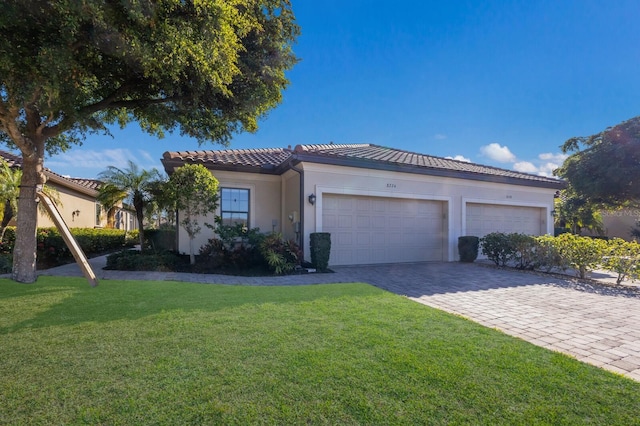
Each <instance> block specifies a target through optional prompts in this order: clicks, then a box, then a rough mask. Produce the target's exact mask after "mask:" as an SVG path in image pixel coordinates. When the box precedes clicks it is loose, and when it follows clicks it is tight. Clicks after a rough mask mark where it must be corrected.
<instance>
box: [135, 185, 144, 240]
mask: <svg viewBox="0 0 640 426" xmlns="http://www.w3.org/2000/svg"><path fill="white" fill-rule="evenodd" d="M133 208H135V209H136V219H138V242H139V243H140V252H144V228H143V226H144V225H143V224H144V201H143V200H142V198H141V197H139V196H136V195H134V196H133Z"/></svg>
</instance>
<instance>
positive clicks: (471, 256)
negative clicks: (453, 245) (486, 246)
mask: <svg viewBox="0 0 640 426" xmlns="http://www.w3.org/2000/svg"><path fill="white" fill-rule="evenodd" d="M479 246H480V238H478V237H476V236H473V235H465V236H462V237H458V254H459V255H460V262H465V263H471V262H473V261H474V260H476V259H477V258H478V247H479Z"/></svg>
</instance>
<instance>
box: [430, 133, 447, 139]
mask: <svg viewBox="0 0 640 426" xmlns="http://www.w3.org/2000/svg"><path fill="white" fill-rule="evenodd" d="M433 138H434V139H436V140H439V141H441V140H444V139H446V138H447V135H443V134H442V133H438V134H435V135H433Z"/></svg>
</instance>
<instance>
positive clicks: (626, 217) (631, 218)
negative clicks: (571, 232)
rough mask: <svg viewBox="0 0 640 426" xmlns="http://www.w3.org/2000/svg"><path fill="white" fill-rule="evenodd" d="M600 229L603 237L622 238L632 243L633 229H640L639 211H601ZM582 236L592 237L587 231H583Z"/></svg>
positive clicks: (625, 209)
mask: <svg viewBox="0 0 640 426" xmlns="http://www.w3.org/2000/svg"><path fill="white" fill-rule="evenodd" d="M600 214H601V215H602V227H603V228H604V235H605V236H607V237H609V238H615V237H617V238H622V239H623V240H627V241H633V240H637V238H636V237H634V236H633V235H631V232H632V231H633V230H634V229H640V210H638V209H634V208H624V209H620V210H602V211H601V212H600ZM582 234H583V235H592V233H591V232H589V231H588V230H583V232H582Z"/></svg>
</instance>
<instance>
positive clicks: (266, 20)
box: [0, 0, 299, 282]
mask: <svg viewBox="0 0 640 426" xmlns="http://www.w3.org/2000/svg"><path fill="white" fill-rule="evenodd" d="M0 31H1V33H2V37H0V139H1V140H2V141H3V142H5V143H6V144H7V145H8V146H9V147H10V148H17V149H19V150H20V152H21V154H22V158H23V176H22V183H21V187H20V198H19V202H18V212H19V214H18V227H17V228H18V229H17V231H18V233H17V239H16V244H15V249H14V256H13V259H14V264H13V279H14V280H16V281H19V282H33V281H35V280H36V268H35V260H36V254H35V252H36V250H35V248H36V195H35V192H36V191H38V190H39V188H41V185H42V184H44V182H45V180H46V179H45V176H44V174H43V168H44V157H45V153H50V154H51V153H56V152H59V151H64V150H66V149H68V148H70V147H71V146H72V145H73V144H77V143H80V142H81V141H82V140H83V138H85V137H86V136H87V135H88V134H91V133H92V132H104V131H105V129H106V125H109V124H114V123H117V124H119V125H120V126H125V125H126V124H127V123H129V122H132V121H136V122H138V123H139V124H140V126H141V128H142V129H143V130H145V131H147V132H148V133H150V134H153V135H158V136H162V134H163V132H165V131H173V130H179V131H180V133H181V134H182V135H188V136H191V137H194V138H196V139H198V140H199V141H201V142H202V141H218V142H221V143H223V144H227V143H228V142H229V139H230V137H231V136H232V135H233V134H234V133H236V132H240V131H245V130H246V131H255V130H256V129H257V120H258V119H259V118H260V117H262V116H264V115H265V114H266V113H267V112H268V111H269V110H270V109H271V108H273V107H275V106H276V105H277V104H278V103H279V102H280V101H281V98H282V90H283V89H284V88H285V87H286V86H287V84H288V81H287V79H286V77H285V71H286V70H288V69H290V68H291V67H292V66H293V65H294V64H295V62H296V58H295V56H294V55H293V53H292V50H291V46H292V44H293V43H294V42H295V39H296V37H297V35H298V32H299V29H298V27H297V26H296V24H295V18H294V15H293V12H292V8H291V4H290V2H289V0H187V1H175V0H174V1H172V0H160V1H152V0H140V1H136V2H105V1H98V0H83V1H68V2H63V1H46V0H6V1H3V2H2V13H0Z"/></svg>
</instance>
